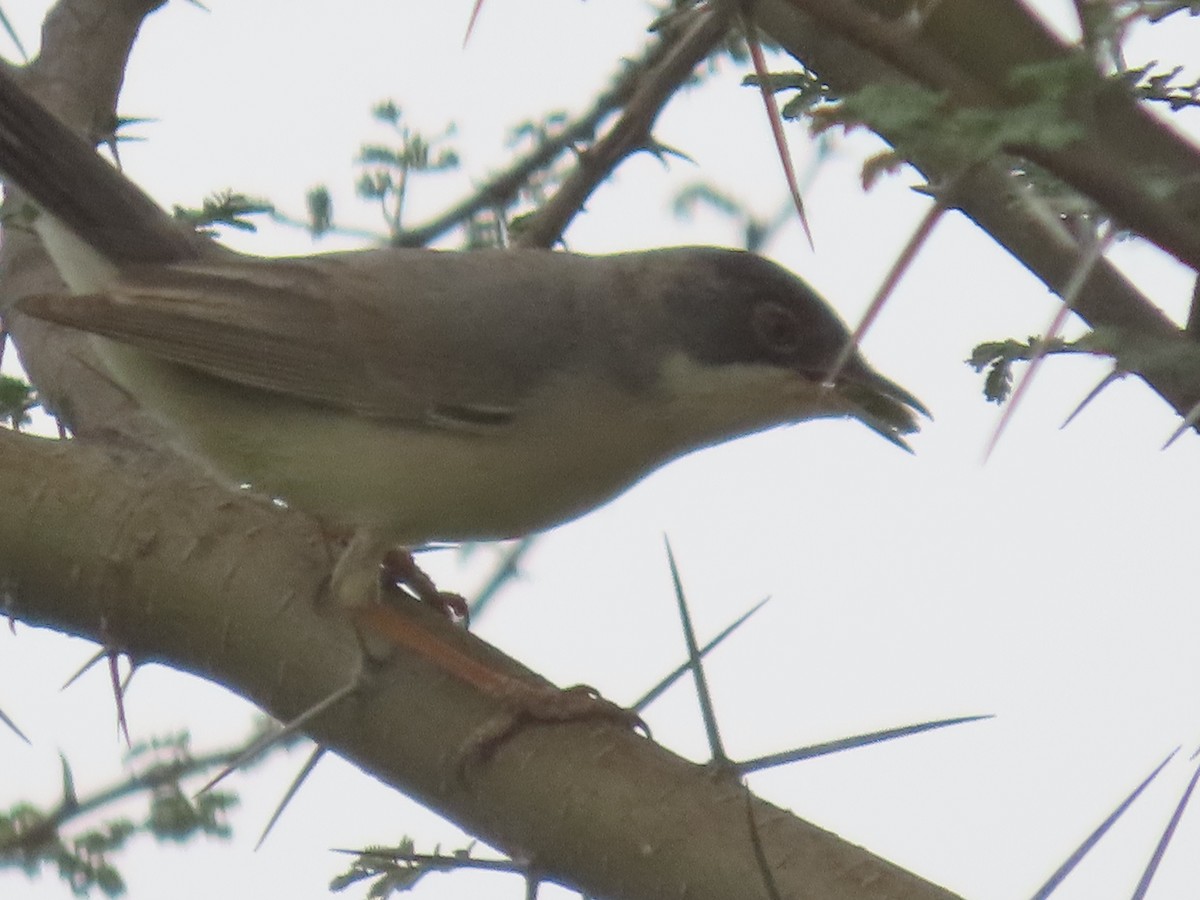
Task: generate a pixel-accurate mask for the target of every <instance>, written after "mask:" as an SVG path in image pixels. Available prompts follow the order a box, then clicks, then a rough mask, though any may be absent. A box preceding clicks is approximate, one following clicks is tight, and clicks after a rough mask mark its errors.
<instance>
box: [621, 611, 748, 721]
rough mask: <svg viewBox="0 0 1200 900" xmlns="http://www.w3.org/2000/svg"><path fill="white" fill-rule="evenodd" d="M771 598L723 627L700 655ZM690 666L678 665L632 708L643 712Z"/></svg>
mask: <svg viewBox="0 0 1200 900" xmlns="http://www.w3.org/2000/svg"><path fill="white" fill-rule="evenodd" d="M770 599H771V598H770V597H764V598H763V599H762V600H759V601H758V602H757V603H755V604H754V605H753V606H752V607H750V608H749V609H748V610H746V611H745V612H744V613H742V614H741V615H740V616H738V617H737V618H736V619H734V620H733V621H732V622H730V623H729V624H728V625H727V626H725V628H723V629H722V630H721V631H720V632H719V633H718V634H717V636H716V637H714V638H713V639H712V640H711V641H709V642H708V643H707V644H705V645H704V646H703V647H701V648H700V656H701V657H704V656H707V655H708V653H709V651H710V650H712V649H713V648H714V647H716V646H717V645H718V644H720V643H721V642H722V641H724V640H725V638H727V637H729V635H731V634H733V632H734V631H736V630H737V629H738V628H740V627H741V626H742V625H743V624H744V623H745V622H746V620H747V619H749V618H750V617H751V616H752V615H754V614H755V613H756V612H758V611H759V610H760V609H762V608H763V606H765V605H766V603H767V601H768V600H770ZM690 668H691V665H690V663H687V662H685V663H683V664H682V665H680V666H678V667H676V668H675V670H674V671H672V672H671V673H670V674H669V675H667V676H666V677H665V678H663V679H661V680H660V681H659V682H658V684H656V685H654V687H652V688H650V690H648V691H647V692H646V693H645V694H643V695H642V698H641V699H640V700H638V701H637V702H636V703H634V704H633V706H632V707H631V708H632V709H634V710H636V711H637V712H641V711H642V710H643V709H645V708H646V707H647V706H649V705H650V704H651V703H653V702H654V701H655V700H657V699H658V698H659V697H660V696H661V695H662V693H663V692H664V691H665V690H666V689H667V688H669V687H670V686H671V685H673V684H674V683H675V682H676V681H678V680H679V677H680V676H681V675H683V674H684V673H686V672H687V671H688V670H689V669H690Z"/></svg>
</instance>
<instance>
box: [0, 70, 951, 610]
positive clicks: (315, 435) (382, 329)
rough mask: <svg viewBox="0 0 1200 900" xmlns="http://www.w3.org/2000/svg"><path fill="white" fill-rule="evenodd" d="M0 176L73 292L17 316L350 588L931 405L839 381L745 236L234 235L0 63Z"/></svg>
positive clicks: (803, 306)
mask: <svg viewBox="0 0 1200 900" xmlns="http://www.w3.org/2000/svg"><path fill="white" fill-rule="evenodd" d="M0 174H2V175H3V177H4V179H5V182H6V184H7V185H8V186H9V187H10V188H12V187H15V188H17V189H18V192H19V193H17V194H16V196H14V197H10V200H9V202H10V203H14V202H16V203H24V202H25V199H23V198H27V200H28V201H29V202H31V203H32V206H33V208H34V213H33V221H32V227H33V228H34V230H36V232H37V233H38V235H39V236H40V238H41V241H42V243H43V245H44V247H45V250H46V252H47V253H48V255H49V256H50V258H51V260H52V261H53V262H54V264H55V267H56V269H57V271H58V273H59V275H60V276H61V278H62V280H63V282H64V283H65V285H66V288H67V290H66V291H64V292H61V293H55V294H45V295H38V296H29V297H25V298H23V299H22V300H21V301H20V303H19V304H18V309H19V310H20V312H21V313H23V314H25V315H29V316H32V317H34V318H37V319H40V320H43V321H45V322H50V323H55V324H57V325H60V326H66V327H69V328H73V329H77V330H79V331H82V332H86V333H87V334H88V335H90V336H91V339H92V342H93V344H94V346H95V349H96V352H97V353H98V355H99V358H100V359H101V361H102V362H103V364H104V366H105V368H106V369H107V371H108V373H109V374H110V376H111V377H112V378H113V379H114V380H115V381H116V382H117V383H119V384H120V385H121V386H122V387H123V388H124V389H125V390H127V391H128V392H129V393H130V394H131V395H132V396H133V397H134V398H136V400H137V401H138V402H139V403H140V404H141V405H142V406H143V407H144V408H145V409H147V410H149V411H150V412H152V413H153V414H155V415H156V416H157V417H159V418H160V419H161V420H162V421H163V422H164V423H165V425H166V426H167V428H168V430H169V432H170V434H171V435H172V436H173V439H174V440H175V441H176V442H177V444H178V446H179V448H180V449H181V450H182V451H183V452H185V453H187V454H189V455H191V456H193V457H195V458H196V459H198V460H200V461H201V462H202V463H203V464H205V465H206V466H207V467H208V468H209V469H210V470H211V471H212V472H213V473H214V475H215V476H216V477H218V478H220V479H222V480H223V481H225V482H226V483H228V484H231V485H247V484H248V485H249V486H251V487H252V488H253V489H255V490H257V491H259V492H261V493H263V494H266V495H268V496H270V497H272V498H278V499H280V500H282V501H284V502H286V503H287V504H289V505H291V506H294V507H297V508H299V509H301V510H303V511H306V512H307V513H309V514H311V515H313V516H315V517H316V518H317V519H319V520H320V521H321V522H323V523H325V524H327V525H329V526H331V527H332V528H334V529H339V530H341V531H342V532H344V533H346V534H348V535H349V536H350V537H349V539H348V540H347V542H346V546H345V549H344V551H343V553H342V556H341V558H340V559H339V560H338V563H337V565H336V567H335V572H334V576H333V584H334V587H333V592H334V594H335V596H336V597H337V598H338V600H339V602H341V603H343V604H344V605H346V606H351V607H352V606H355V605H356V604H358V605H361V604H362V603H366V602H370V600H369V598H370V596H371V595H372V593H373V589H372V582H373V581H375V580H377V578H378V570H379V559H380V558H381V557H382V556H384V555H385V554H386V553H387V551H388V550H389V548H392V547H395V546H406V547H417V546H421V545H424V544H428V543H432V542H461V541H470V540H488V539H499V538H510V537H515V536H522V535H528V534H531V533H535V532H538V531H541V530H544V529H547V528H549V527H552V526H555V525H557V524H559V523H562V522H565V521H568V520H571V519H573V518H575V517H577V516H579V515H581V514H583V513H585V512H587V511H589V510H591V509H594V508H596V507H597V506H600V505H602V504H604V503H605V502H607V501H608V500H610V499H612V498H613V497H615V496H617V495H618V494H620V493H622V492H623V491H625V490H627V489H628V488H630V487H631V486H632V485H634V484H635V483H636V482H638V481H640V480H641V479H642V478H644V477H645V476H646V475H648V474H649V473H651V472H653V471H655V470H656V469H658V468H660V467H662V466H663V465H666V464H667V463H669V462H671V461H672V460H674V459H677V458H678V457H680V456H683V455H685V454H688V453H691V452H693V451H697V450H701V449H703V448H706V447H710V446H713V445H716V444H720V443H723V442H725V441H729V440H733V439H736V438H739V437H742V436H744V435H748V434H752V433H755V432H759V431H763V430H765V429H768V428H773V427H776V426H781V425H787V424H793V423H797V422H802V421H806V420H811V419H816V418H824V417H846V418H850V419H855V420H858V421H859V422H861V423H864V424H865V425H867V426H868V427H869V428H871V429H872V430H873V431H874V432H876V433H877V434H879V435H880V436H882V437H883V438H885V439H887V440H888V441H890V442H892V443H894V444H897V445H899V446H902V447H905V446H906V444H905V440H904V439H905V436H906V435H909V434H911V433H913V432H915V431H916V430H918V422H917V416H918V415H924V414H927V413H926V410H925V408H924V406H923V405H922V404H921V403H920V402H919V401H918V400H917V399H916V398H915V397H914V396H913V395H912V394H911V393H909V392H908V391H907V390H905V389H903V388H901V387H900V386H899V385H897V384H896V383H894V382H893V381H891V380H889V379H887V378H885V377H884V376H883V375H880V374H879V373H878V372H876V371H875V370H874V369H873V368H871V367H870V365H868V363H867V362H866V360H865V359H864V358H863V356H862V355H861V353H859V352H858V351H857V350H853V351H852V352H851V353H850V355H849V358H848V360H847V361H846V362H845V364H844V365H842V366H841V367H840V369H839V370H838V372H837V374H836V376H835V377H833V378H832V379H831V378H829V377H828V376H829V374H830V371H831V368H832V366H833V365H834V363H835V361H836V360H837V359H838V357H839V354H841V353H842V351H843V350H844V349H845V348H846V347H847V342H848V341H849V340H850V336H849V331H848V329H847V328H846V326H845V324H844V323H843V322H842V321H841V319H840V318H839V317H838V315H837V314H836V313H835V312H834V310H833V309H832V307H831V306H830V305H829V304H828V303H827V302H826V301H824V300H823V299H822V298H821V297H820V296H819V295H818V294H817V292H816V291H815V290H813V289H812V288H811V287H810V286H809V285H808V284H807V283H805V282H804V281H803V280H802V279H800V278H799V277H797V276H796V275H794V274H792V273H791V272H789V271H788V270H786V269H785V268H783V267H781V266H779V265H777V264H776V263H774V262H771V261H769V260H767V259H766V258H764V257H762V256H759V255H756V254H753V253H749V252H745V251H740V250H732V249H722V248H715V247H671V248H663V249H654V250H647V251H635V252H625V253H616V254H608V255H586V254H580V253H569V252H565V251H560V250H542V249H484V250H470V251H446V250H434V249H417V248H400V247H390V246H385V247H379V248H375V249H367V250H358V251H349V252H332V253H321V254H315V255H309V256H296V257H287V258H263V257H255V256H247V255H242V254H238V253H234V252H233V251H230V250H227V249H225V248H223V247H221V246H220V245H219V244H217V243H216V242H215V241H212V240H211V239H209V238H207V237H198V236H197V235H195V234H194V233H188V232H185V231H184V230H182V229H181V228H180V227H179V225H178V224H177V223H175V222H173V221H172V220H171V218H170V216H168V214H167V213H166V212H164V211H163V210H162V209H161V208H160V207H159V206H158V205H157V204H156V203H155V202H154V201H153V200H151V199H150V198H149V197H148V196H147V195H146V194H145V193H143V192H142V191H141V189H140V188H138V187H137V186H136V185H135V184H134V183H133V182H132V181H131V180H130V179H129V178H127V177H126V176H125V175H124V174H122V173H121V172H120V171H119V170H118V169H117V168H116V167H115V166H114V165H112V164H111V163H109V162H108V161H107V160H105V159H104V158H103V157H102V156H101V155H99V154H98V153H97V152H96V150H95V148H94V147H93V145H92V144H91V142H89V141H87V140H85V139H84V138H83V137H81V136H80V135H78V134H76V133H75V132H74V131H72V130H71V129H70V128H68V127H67V126H65V125H64V124H63V123H61V122H60V121H59V120H58V119H57V118H55V116H54V115H52V114H51V113H50V112H48V111H47V110H46V109H45V108H44V107H42V106H41V104H40V103H38V101H37V100H36V99H34V98H33V97H32V96H30V95H29V94H28V93H27V92H26V91H25V90H24V89H23V87H22V85H21V83H20V81H19V79H18V78H17V77H16V76H15V74H14V71H11V70H10V69H9V68H8V67H7V66H4V65H0ZM363 598H368V599H363Z"/></svg>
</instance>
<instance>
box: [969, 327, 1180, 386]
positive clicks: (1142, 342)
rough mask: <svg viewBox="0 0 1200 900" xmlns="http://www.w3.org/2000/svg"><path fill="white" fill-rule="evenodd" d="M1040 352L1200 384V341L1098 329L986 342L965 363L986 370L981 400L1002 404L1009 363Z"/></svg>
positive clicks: (975, 368) (1112, 329) (1010, 373)
mask: <svg viewBox="0 0 1200 900" xmlns="http://www.w3.org/2000/svg"><path fill="white" fill-rule="evenodd" d="M1039 354H1040V355H1043V356H1056V355H1062V354H1085V355H1088V356H1101V357H1107V358H1109V359H1112V360H1113V361H1114V363H1115V364H1116V368H1117V370H1118V371H1120V372H1141V373H1146V374H1157V375H1170V376H1171V377H1172V378H1173V379H1175V380H1180V381H1185V380H1186V381H1192V382H1198V383H1200V343H1197V342H1196V341H1194V340H1192V339H1191V338H1190V337H1189V336H1187V335H1186V334H1184V333H1183V332H1178V333H1177V334H1173V335H1169V336H1161V335H1150V334H1145V333H1141V332H1132V331H1127V330H1125V329H1120V328H1097V329H1095V330H1093V331H1089V332H1088V333H1087V334H1085V335H1084V336H1083V337H1081V338H1079V339H1078V340H1073V341H1067V340H1063V339H1061V338H1055V339H1053V340H1049V341H1046V340H1043V339H1041V338H1037V337H1031V338H1029V339H1028V340H1027V341H1016V340H1011V339H1010V340H1004V341H987V342H985V343H982V344H980V345H978V346H977V347H976V348H975V349H974V350H973V351H971V356H970V357H969V358H968V359H967V361H966V362H967V365H969V366H971V367H972V368H973V369H974V370H975V371H976V372H982V371H984V370H985V369H986V370H987V374H986V376H985V378H984V389H983V393H984V396H985V397H986V398H987V399H988V400H989V401H991V402H993V403H1003V402H1004V401H1005V400H1006V399H1007V398H1008V396H1009V392H1010V390H1011V388H1012V368H1013V365H1014V364H1015V363H1018V362H1025V361H1029V360H1032V359H1033V358H1034V357H1035V356H1036V355H1039Z"/></svg>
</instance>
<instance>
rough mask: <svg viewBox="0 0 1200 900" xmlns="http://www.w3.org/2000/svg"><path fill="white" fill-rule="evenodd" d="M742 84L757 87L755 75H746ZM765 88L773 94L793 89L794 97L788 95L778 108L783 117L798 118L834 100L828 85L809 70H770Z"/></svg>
mask: <svg viewBox="0 0 1200 900" xmlns="http://www.w3.org/2000/svg"><path fill="white" fill-rule="evenodd" d="M742 84H743V85H746V86H748V87H758V85H759V78H758V76H757V75H747V76H746V77H745V78H743V79H742ZM767 88H768V89H769V90H770V91H771V92H772V93H775V94H778V93H781V92H785V91H795V92H796V94H795V96H794V97H789V98H788V99H787V100H786V101H785V102H784V103H783V105H782V106H781V107H780V108H779V114H780V115H781V116H783V118H785V119H799V118H801V117H802V116H805V115H807V114H808V113H809V112H810V111H811V110H812V109H813V108H814V107H815V106H817V105H818V104H821V103H827V102H829V101H832V100H834V99H835V98H834V95H833V93H832V92H831V91H830V90H829V87H828V85H826V84H824V83H823V82H822V81H821V79H819V78H818V77H817V76H816V75H814V74H813V73H812V72H810V71H809V70H808V69H799V70H795V71H791V72H771V73H770V74H769V75H768V76H767Z"/></svg>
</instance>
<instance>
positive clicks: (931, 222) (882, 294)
mask: <svg viewBox="0 0 1200 900" xmlns="http://www.w3.org/2000/svg"><path fill="white" fill-rule="evenodd" d="M949 195H950V192H949V191H948V190H946V191H940V192H938V194H937V195H936V196H935V197H934V202H933V205H932V206H930V207H929V209H927V210H926V211H925V215H924V217H923V218H922V219H921V221H920V223H919V224H918V225H917V227H916V229H915V230H914V231H913V233H912V235H911V236H910V237H909V239H908V242H907V243H906V244H905V245H904V249H903V250H901V251H900V255H899V256H897V257H896V261H895V262H894V263H892V267H891V269H889V270H888V273H887V275H886V276H885V277H884V279H883V283H882V284H880V285H879V289H878V290H877V291H875V296H874V297H872V298H871V302H870V303H869V304H868V305H867V311H866V312H865V313H863V316H862V319H860V320H859V323H858V325H856V326H855V328H854V332H853V333H852V334H851V335H850V338H849V340H847V341H846V346H844V347H843V348H842V350H841V352H840V353H838V355H837V359H835V360H834V361H833V365H832V366H830V367H829V372H828V374H826V376H825V384H834V383H836V381H837V378H838V376H839V375H841V374H842V369H844V368H845V367H846V363H848V362H850V360H851V358H852V357H853V356H854V353H855V351H856V350H858V348H859V346H860V345H861V344H862V341H863V338H864V337H865V336H866V334H867V330H868V329H869V328H870V327H871V326H872V325H873V324H875V320H876V319H877V318H879V313H880V311H881V310H882V309H883V304H884V303H886V302H887V300H888V298H889V297H891V296H892V292H893V291H894V290H895V289H896V285H897V284H899V282H900V279H901V277H903V275H904V273H905V272H907V271H908V267H909V266H910V265H912V261H913V260H914V259H916V257H917V251H918V250H920V249H921V247H922V245H923V244H924V243H925V242H926V241H927V240H928V239H929V235H930V234H931V233H932V232H933V227H934V226H935V225H937V223H938V221H939V220H940V219H941V218H942V215H943V214H944V213H945V212H946V209H947V202H948V197H949ZM905 449H907V448H905Z"/></svg>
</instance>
